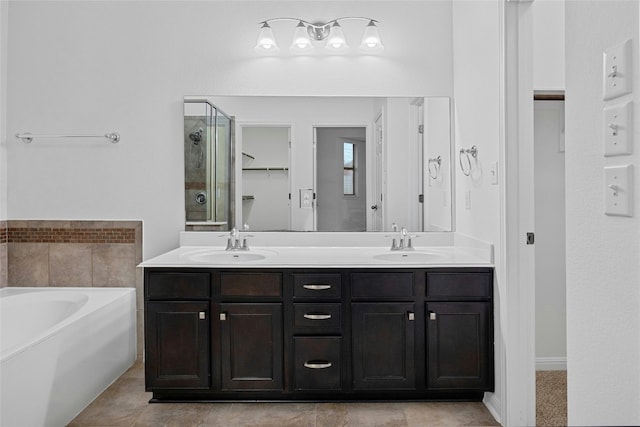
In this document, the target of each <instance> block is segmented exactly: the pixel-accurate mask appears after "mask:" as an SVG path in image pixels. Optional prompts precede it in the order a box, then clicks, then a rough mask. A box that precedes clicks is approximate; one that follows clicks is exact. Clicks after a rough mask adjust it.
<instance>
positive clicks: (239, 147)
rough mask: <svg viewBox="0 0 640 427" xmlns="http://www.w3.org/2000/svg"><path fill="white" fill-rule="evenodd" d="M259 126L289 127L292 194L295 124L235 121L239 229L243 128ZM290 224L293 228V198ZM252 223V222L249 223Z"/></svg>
mask: <svg viewBox="0 0 640 427" xmlns="http://www.w3.org/2000/svg"><path fill="white" fill-rule="evenodd" d="M259 127H263V128H287V129H288V130H289V131H288V138H289V141H288V144H289V148H288V150H287V151H288V159H287V165H288V166H287V167H288V168H289V170H288V171H287V185H288V186H289V194H291V195H292V197H293V194H292V193H291V191H292V190H291V183H292V178H291V177H292V174H293V172H294V171H293V169H294V168H292V166H291V164H292V162H291V159H292V158H293V155H292V150H293V144H292V142H291V141H292V135H293V124H291V123H272V122H270V123H263V122H253V121H247V122H245V121H238V120H236V121H235V134H236V137H235V139H236V144H235V158H236V168H235V182H236V185H235V193H236V194H235V224H237V225H236V227H237V228H238V229H242V227H243V222H242V216H243V214H242V153H243V147H242V145H243V144H242V129H243V128H259ZM288 223H289V226H288V228H289V229H291V228H292V223H293V203H292V198H290V199H289V221H288ZM249 225H251V224H249Z"/></svg>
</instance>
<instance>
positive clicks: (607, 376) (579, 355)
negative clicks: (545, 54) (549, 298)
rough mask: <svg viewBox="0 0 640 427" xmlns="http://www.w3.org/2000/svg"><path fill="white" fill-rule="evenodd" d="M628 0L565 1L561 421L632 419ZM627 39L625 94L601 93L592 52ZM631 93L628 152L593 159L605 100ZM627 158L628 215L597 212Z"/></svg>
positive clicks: (634, 333)
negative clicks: (609, 171) (611, 170)
mask: <svg viewBox="0 0 640 427" xmlns="http://www.w3.org/2000/svg"><path fill="white" fill-rule="evenodd" d="M638 9H639V7H638V2H635V1H627V2H625V1H615V2H613V1H590V2H580V1H569V2H567V3H566V11H565V12H566V43H567V44H566V51H567V62H566V69H567V74H566V86H567V88H566V102H565V108H566V111H565V118H566V183H567V203H566V210H567V212H566V215H567V362H568V399H569V400H568V407H569V420H568V421H569V425H640V404H638V402H640V363H638V361H639V360H640V310H638V307H640V287H639V286H638V283H640V262H639V260H640V185H638V183H639V180H638V177H640V162H639V161H638V157H639V156H640V132H639V130H640V127H639V126H640V120H639V116H638V114H637V108H638V105H639V103H638V101H639V100H640V96H639V95H640V85H639V84H638V83H639V81H640V79H639V78H638V76H639V75H640V74H639V64H640V61H638V52H639V51H638V43H639V38H638V29H639V25H638V21H639V12H640V11H639V10H638ZM629 38H631V39H632V45H633V67H632V68H633V76H630V77H632V78H633V84H632V87H633V90H634V94H633V95H632V96H627V97H624V98H619V99H617V100H615V101H609V102H607V103H605V102H604V101H603V100H602V86H603V77H602V70H603V65H602V53H603V51H604V49H606V48H608V47H610V46H612V45H615V44H618V43H620V42H622V41H624V40H626V39H629ZM625 99H632V100H633V101H634V104H635V105H634V108H636V110H635V111H634V114H633V117H634V122H633V134H634V135H633V136H634V143H633V154H632V155H630V156H620V157H611V158H606V159H605V158H604V157H603V145H602V134H603V129H602V126H603V120H602V110H603V107H604V106H605V105H610V104H613V103H617V102H620V101H622V100H625ZM629 163H632V164H634V168H635V171H634V172H635V175H634V181H635V191H634V200H635V203H634V204H635V213H634V216H633V217H631V218H628V217H611V216H606V215H604V213H603V210H604V197H605V186H604V181H603V178H604V172H603V168H604V167H605V166H609V165H621V164H629Z"/></svg>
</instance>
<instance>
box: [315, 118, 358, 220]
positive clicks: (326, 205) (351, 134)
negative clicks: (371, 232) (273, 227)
mask: <svg viewBox="0 0 640 427" xmlns="http://www.w3.org/2000/svg"><path fill="white" fill-rule="evenodd" d="M314 131H315V138H316V139H315V140H316V215H317V222H316V224H317V225H316V230H317V231H366V229H367V209H366V200H367V194H366V188H367V187H366V128H365V127H316V128H314Z"/></svg>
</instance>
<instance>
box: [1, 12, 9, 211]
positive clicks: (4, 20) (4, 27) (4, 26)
mask: <svg viewBox="0 0 640 427" xmlns="http://www.w3.org/2000/svg"><path fill="white" fill-rule="evenodd" d="M7 11H8V3H7V2H4V1H3V2H0V221H2V220H5V219H6V218H7V35H8V34H9V28H8V27H9V25H8V24H9V20H8V13H7Z"/></svg>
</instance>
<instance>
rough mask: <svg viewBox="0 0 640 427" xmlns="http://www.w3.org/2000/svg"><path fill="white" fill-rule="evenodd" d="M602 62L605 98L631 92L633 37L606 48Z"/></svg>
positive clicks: (612, 97)
mask: <svg viewBox="0 0 640 427" xmlns="http://www.w3.org/2000/svg"><path fill="white" fill-rule="evenodd" d="M602 62H603V65H604V67H603V82H604V95H603V98H604V100H605V101H607V100H609V99H614V98H617V97H619V96H622V95H626V94H628V93H631V79H632V77H633V74H632V71H631V39H629V40H626V41H624V42H623V43H620V44H618V45H615V46H612V47H610V48H609V49H607V50H605V51H604V57H603V61H602Z"/></svg>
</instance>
